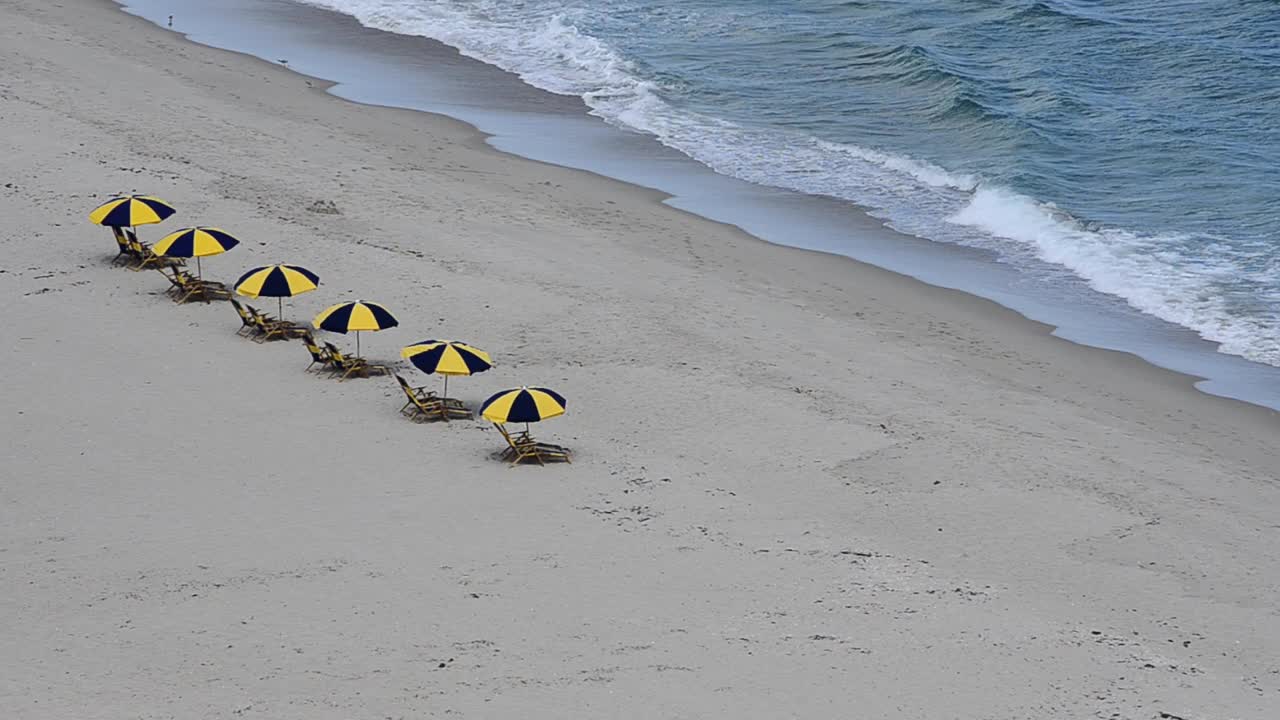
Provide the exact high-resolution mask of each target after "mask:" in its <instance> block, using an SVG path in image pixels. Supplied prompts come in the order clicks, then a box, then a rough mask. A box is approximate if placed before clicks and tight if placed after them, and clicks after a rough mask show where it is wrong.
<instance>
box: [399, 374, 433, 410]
mask: <svg viewBox="0 0 1280 720" xmlns="http://www.w3.org/2000/svg"><path fill="white" fill-rule="evenodd" d="M393 374H394V373H393ZM395 378H396V382H397V383H398V384H399V385H400V389H401V390H403V391H404V396H405V398H407V400H406V401H405V404H404V406H403V407H401V408H400V414H401V415H404V416H406V417H408V418H409V419H410V420H426V419H427V418H429V417H431V416H433V415H434V416H439V415H440V398H438V397H436V393H435V391H434V390H428V389H427V388H426V387H425V386H423V387H414V386H412V385H410V384H409V381H407V380H405V379H404V378H402V377H400V376H399V375H395Z"/></svg>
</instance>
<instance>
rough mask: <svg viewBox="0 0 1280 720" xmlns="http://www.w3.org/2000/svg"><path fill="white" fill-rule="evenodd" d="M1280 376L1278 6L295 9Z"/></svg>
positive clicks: (326, 4) (642, 4)
mask: <svg viewBox="0 0 1280 720" xmlns="http://www.w3.org/2000/svg"><path fill="white" fill-rule="evenodd" d="M303 1H304V2H305V3H306V4H309V5H313V6H317V7H321V8H325V9H328V10H333V11H337V12H339V13H343V14H346V15H350V16H352V17H354V18H356V19H357V20H358V21H359V22H360V23H361V24H363V25H365V26H368V27H371V28H376V29H380V30H385V31H389V32H394V33H399V34H405V35H420V36H425V37H429V38H433V39H436V40H439V41H442V42H444V43H446V44H448V45H451V46H454V47H456V48H458V49H459V50H461V51H462V52H463V54H465V55H468V56H470V57H473V58H476V59H478V60H481V61H483V62H486V63H489V64H492V65H496V66H498V67H500V68H502V69H504V70H508V71H510V72H513V73H515V74H517V75H518V76H519V77H520V78H522V79H523V80H524V81H525V82H526V83H528V84H530V85H533V86H535V87H537V88H541V89H543V90H547V91H550V92H553V93H557V94H562V95H572V96H577V97H580V98H582V100H583V101H584V102H585V103H586V105H587V107H588V108H590V111H591V112H592V113H593V114H595V115H597V116H599V117H600V118H603V119H604V120H606V121H607V122H609V123H610V124H613V125H615V126H618V127H620V128H624V129H627V130H630V131H635V132H638V133H643V134H646V135H651V136H652V137H654V138H655V139H657V140H658V141H659V142H661V143H662V144H664V145H667V146H668V147H670V148H674V149H676V150H678V151H679V152H681V153H683V154H685V155H687V156H689V157H690V158H693V159H694V160H696V161H698V162H700V163H703V164H705V165H707V166H708V167H710V168H712V169H714V170H715V171H717V172H719V173H722V174H725V175H728V176H731V177H735V178H739V179H742V180H746V181H749V182H752V183H757V184H760V185H767V186H773V187H779V188H785V189H789V190H794V191H799V192H802V193H808V194H813V195H822V196H829V197H834V198H839V199H842V200H847V201H849V202H851V203H855V204H857V205H859V206H862V207H865V208H867V209H869V211H870V212H871V213H872V214H873V215H874V216H875V217H877V218H880V219H881V220H883V221H884V222H885V223H886V224H887V225H889V226H890V227H893V228H895V229H897V230H900V231H902V232H905V233H909V234H911V235H915V236H918V237H920V238H925V239H928V240H932V241H936V242H940V243H952V244H958V245H964V246H970V247H976V248H982V249H984V250H986V251H990V252H991V253H993V254H994V257H996V258H997V259H998V260H999V261H1000V262H1003V263H1007V264H1010V265H1011V266H1014V267H1016V268H1018V269H1019V271H1021V272H1024V273H1026V274H1027V275H1028V276H1029V277H1034V279H1035V281H1036V282H1040V283H1047V284H1053V285H1059V286H1069V285H1071V284H1073V283H1074V284H1079V283H1081V282H1084V283H1087V284H1088V285H1089V286H1090V287H1092V288H1093V289H1095V290H1097V291H1100V292H1102V293H1106V294H1109V295H1112V296H1115V297H1116V298H1119V299H1120V300H1122V301H1123V302H1125V303H1127V304H1128V305H1130V306H1132V307H1133V308H1135V309H1137V310H1138V311H1141V312H1143V313H1146V314H1149V315H1153V316H1155V317H1158V318H1160V319H1162V320H1165V321H1168V322H1172V323H1175V324H1177V325H1180V326H1183V327H1186V328H1189V329H1191V330H1193V331H1195V332H1196V333H1198V334H1199V335H1200V336H1201V337H1203V338H1205V339H1207V340H1211V341H1215V342H1218V343H1221V351H1222V352H1225V353H1229V354H1235V355H1240V356H1243V357H1245V358H1248V359H1250V360H1254V361H1257V362H1261V363H1266V364H1270V365H1277V366H1280V339H1278V338H1280V280H1278V278H1280V230H1278V229H1277V228H1278V226H1280V223H1278V222H1277V221H1280V5H1277V4H1276V3H1275V2H1273V1H1272V0H1233V1H1232V2H1214V1H1213V0H1201V1H1189V0H1106V1H1105V2H1103V1H1102V0H1036V1H1033V0H986V1H984V2H975V1H973V0H932V1H926V0H915V1H906V0H899V1H896V2H895V1H892V0H874V1H872V0H867V1H861V0H680V2H673V1H672V0H303Z"/></svg>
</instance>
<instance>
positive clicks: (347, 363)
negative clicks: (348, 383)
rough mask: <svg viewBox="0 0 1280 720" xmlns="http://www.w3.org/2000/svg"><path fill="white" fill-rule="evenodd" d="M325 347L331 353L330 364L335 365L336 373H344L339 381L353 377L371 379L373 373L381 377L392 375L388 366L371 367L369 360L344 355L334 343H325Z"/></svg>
mask: <svg viewBox="0 0 1280 720" xmlns="http://www.w3.org/2000/svg"><path fill="white" fill-rule="evenodd" d="M324 347H325V349H326V350H328V351H329V357H330V363H331V364H332V365H333V371H334V373H339V372H340V373H342V377H339V378H338V380H339V381H342V380H346V379H347V378H349V377H351V376H353V375H354V376H355V377H369V375H371V374H373V373H375V372H376V373H377V374H379V375H390V374H391V368H389V367H387V366H386V365H370V364H369V361H368V360H365V359H364V358H358V357H347V356H346V355H343V354H342V351H341V350H339V349H338V348H337V347H336V346H334V345H333V343H325V344H324Z"/></svg>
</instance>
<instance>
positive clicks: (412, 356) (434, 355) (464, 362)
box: [400, 340, 493, 397]
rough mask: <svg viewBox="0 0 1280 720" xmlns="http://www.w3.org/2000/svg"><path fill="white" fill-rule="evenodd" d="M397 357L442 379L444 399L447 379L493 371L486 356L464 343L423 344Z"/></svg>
mask: <svg viewBox="0 0 1280 720" xmlns="http://www.w3.org/2000/svg"><path fill="white" fill-rule="evenodd" d="M400 357H402V358H404V359H406V360H408V361H409V362H411V363H413V366H414V367H416V368H418V369H419V370H421V371H422V372H424V373H427V374H428V375H431V374H433V373H435V374H439V375H443V376H444V395H445V397H448V395H449V376H450V375H474V374H476V373H482V372H484V371H485V370H488V369H489V368H491V367H493V360H492V359H491V358H490V357H489V353H487V352H485V351H483V350H481V349H480V348H476V347H472V346H470V345H468V344H466V343H461V342H450V341H448V340H423V341H422V342H420V343H414V344H413V345H410V346H408V347H406V348H404V349H403V350H401V351H400Z"/></svg>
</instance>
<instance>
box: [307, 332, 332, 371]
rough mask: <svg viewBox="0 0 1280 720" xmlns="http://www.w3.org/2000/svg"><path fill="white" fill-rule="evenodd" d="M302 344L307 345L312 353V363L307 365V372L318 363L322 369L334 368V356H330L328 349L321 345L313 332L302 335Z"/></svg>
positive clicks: (308, 350)
mask: <svg viewBox="0 0 1280 720" xmlns="http://www.w3.org/2000/svg"><path fill="white" fill-rule="evenodd" d="M302 344H303V345H304V346H306V348H307V352H308V353H309V354H310V355H311V364H310V365H308V366H307V367H306V371H307V372H311V368H313V367H315V366H316V365H319V366H320V370H321V371H325V370H330V369H332V366H333V358H331V357H330V356H329V351H328V349H326V348H322V347H320V345H319V343H317V342H316V339H315V337H314V336H313V335H312V334H311V333H305V334H304V335H303V336H302Z"/></svg>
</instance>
